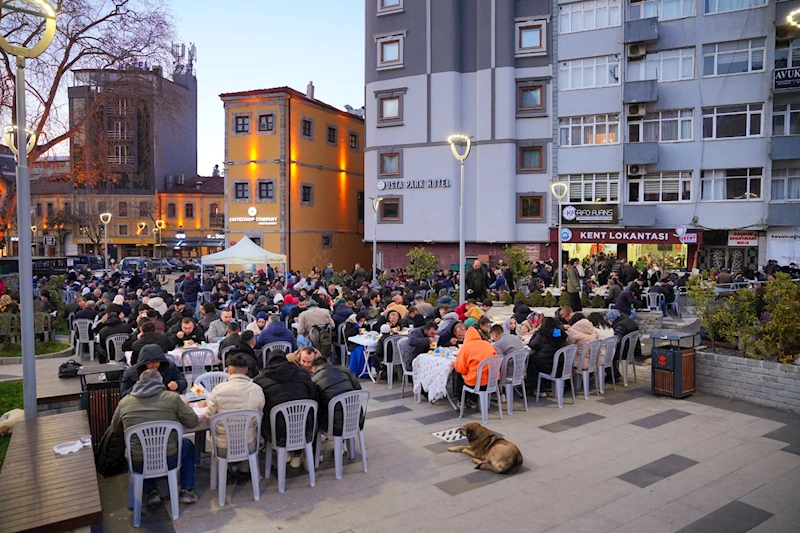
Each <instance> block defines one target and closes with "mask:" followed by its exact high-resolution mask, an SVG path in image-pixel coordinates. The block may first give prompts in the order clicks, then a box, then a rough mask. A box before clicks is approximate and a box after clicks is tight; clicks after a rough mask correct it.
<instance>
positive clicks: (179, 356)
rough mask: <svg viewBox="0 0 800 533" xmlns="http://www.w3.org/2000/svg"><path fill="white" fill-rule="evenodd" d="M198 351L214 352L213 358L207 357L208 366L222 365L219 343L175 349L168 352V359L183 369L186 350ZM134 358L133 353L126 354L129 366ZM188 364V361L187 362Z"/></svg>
mask: <svg viewBox="0 0 800 533" xmlns="http://www.w3.org/2000/svg"><path fill="white" fill-rule="evenodd" d="M196 349H208V350H211V351H212V352H213V355H212V356H208V355H207V356H206V366H213V365H217V364H219V363H220V360H219V343H218V342H209V343H206V345H205V346H199V345H198V346H192V347H187V348H175V349H174V350H170V351H169V352H167V357H170V358H172V361H173V362H174V363H175V365H176V366H178V367H182V366H183V353H184V352H185V351H186V350H196ZM132 356H133V352H130V351H128V352H125V360H126V361H127V362H128V366H130V364H131V357H132ZM187 364H188V360H187Z"/></svg>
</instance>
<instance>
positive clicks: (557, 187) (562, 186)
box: [550, 181, 569, 290]
mask: <svg viewBox="0 0 800 533" xmlns="http://www.w3.org/2000/svg"><path fill="white" fill-rule="evenodd" d="M550 192H551V193H553V196H555V197H556V198H558V250H557V253H558V290H561V283H562V281H563V280H562V274H563V270H564V268H563V265H562V262H563V254H562V253H561V247H562V244H561V243H562V235H561V201H562V200H563V199H564V198H565V197H566V196H567V192H569V186H568V185H567V184H566V183H564V182H562V181H557V182H555V183H551V184H550Z"/></svg>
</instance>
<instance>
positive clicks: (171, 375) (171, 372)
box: [119, 337, 197, 427]
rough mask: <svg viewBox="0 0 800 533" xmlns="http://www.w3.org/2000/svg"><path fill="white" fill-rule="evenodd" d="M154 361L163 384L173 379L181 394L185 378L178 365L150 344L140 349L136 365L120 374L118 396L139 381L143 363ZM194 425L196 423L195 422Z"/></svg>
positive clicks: (184, 388) (121, 395) (126, 392)
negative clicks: (120, 381)
mask: <svg viewBox="0 0 800 533" xmlns="http://www.w3.org/2000/svg"><path fill="white" fill-rule="evenodd" d="M142 338H144V337H142ZM140 340H141V339H140ZM134 344H135V343H134ZM154 362H159V363H160V365H159V367H158V372H159V374H161V377H162V378H163V379H164V385H165V386H166V385H169V383H170V382H171V381H174V382H175V383H177V384H178V388H177V389H175V392H177V393H178V394H182V393H183V392H184V391H185V390H186V378H185V377H183V373H181V371H180V370H178V367H177V366H175V363H174V362H173V361H170V360H168V359H167V356H166V355H164V351H163V350H162V349H161V348H160V347H159V346H158V345H152V344H150V345H147V346H144V347H143V348H142V349H141V351H140V352H139V360H138V361H137V363H136V365H135V366H131V367H130V368H128V369H127V370H126V371H125V373H124V374H122V384H121V385H120V389H119V397H120V398H124V397H125V396H127V395H128V393H130V392H131V389H133V386H134V385H135V384H136V382H137V381H139V376H140V375H141V373H142V372H144V371H145V370H147V366H145V365H146V364H147V363H154ZM179 400H180V399H179ZM195 425H197V423H196V422H195ZM192 427H194V426H192Z"/></svg>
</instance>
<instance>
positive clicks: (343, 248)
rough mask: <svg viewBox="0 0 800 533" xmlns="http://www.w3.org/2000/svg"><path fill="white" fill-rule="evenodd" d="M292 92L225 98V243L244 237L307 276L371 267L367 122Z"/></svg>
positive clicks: (281, 89) (270, 91) (282, 89)
mask: <svg viewBox="0 0 800 533" xmlns="http://www.w3.org/2000/svg"><path fill="white" fill-rule="evenodd" d="M313 93H314V87H313V84H309V87H308V90H307V93H306V94H303V93H301V92H299V91H296V90H294V89H291V88H288V87H278V88H273V89H263V90H254V91H244V92H237V93H228V94H222V95H220V98H221V99H222V101H223V104H224V108H225V164H226V172H225V192H226V194H225V210H224V213H225V220H226V228H225V235H226V238H225V240H226V241H227V242H228V244H229V245H232V244H235V243H236V242H238V241H239V240H240V239H241V238H242V237H243V236H245V235H246V236H248V237H249V238H250V239H252V240H253V241H254V242H255V243H257V244H259V245H260V246H263V247H264V248H266V249H267V250H269V251H271V252H275V253H280V254H284V255H286V256H287V261H288V264H289V268H292V269H299V270H301V271H304V273H305V272H307V271H308V270H309V269H311V267H313V266H317V267H318V268H324V265H325V264H326V263H327V262H333V263H334V267H335V268H337V269H348V270H349V269H352V267H353V264H354V263H355V262H361V263H363V264H367V263H368V262H369V258H370V254H371V248H369V247H368V246H366V245H365V244H364V241H363V239H364V210H363V206H364V159H363V153H364V152H363V143H364V121H363V119H362V118H361V117H360V116H359V115H357V114H354V113H350V112H347V111H342V110H339V109H336V108H335V107H332V106H330V105H328V104H325V103H323V102H321V101H319V100H317V99H315V98H314V94H313Z"/></svg>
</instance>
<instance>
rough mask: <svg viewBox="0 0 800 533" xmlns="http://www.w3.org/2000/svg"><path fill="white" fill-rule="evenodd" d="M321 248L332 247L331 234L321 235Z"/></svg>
mask: <svg viewBox="0 0 800 533" xmlns="http://www.w3.org/2000/svg"><path fill="white" fill-rule="evenodd" d="M322 247H323V248H332V247H333V233H323V234H322Z"/></svg>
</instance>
